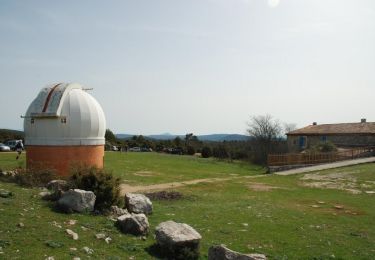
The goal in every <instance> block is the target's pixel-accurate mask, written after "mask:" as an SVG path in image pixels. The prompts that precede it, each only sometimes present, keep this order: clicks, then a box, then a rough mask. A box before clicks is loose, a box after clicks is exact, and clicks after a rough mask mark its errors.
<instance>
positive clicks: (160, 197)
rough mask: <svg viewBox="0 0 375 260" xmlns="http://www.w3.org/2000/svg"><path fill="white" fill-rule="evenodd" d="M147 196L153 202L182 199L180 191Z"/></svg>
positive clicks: (155, 193) (147, 194)
mask: <svg viewBox="0 0 375 260" xmlns="http://www.w3.org/2000/svg"><path fill="white" fill-rule="evenodd" d="M145 195H146V196H147V197H148V198H150V199H151V200H179V199H182V197H183V196H182V193H180V192H178V191H165V190H163V191H158V192H151V193H145Z"/></svg>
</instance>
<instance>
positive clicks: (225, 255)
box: [208, 245, 267, 260]
mask: <svg viewBox="0 0 375 260" xmlns="http://www.w3.org/2000/svg"><path fill="white" fill-rule="evenodd" d="M266 259H267V257H266V256H265V255H263V254H241V253H238V252H235V251H233V250H230V249H228V248H226V247H225V246H224V245H220V246H211V247H210V248H209V249H208V260H266Z"/></svg>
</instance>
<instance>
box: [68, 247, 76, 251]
mask: <svg viewBox="0 0 375 260" xmlns="http://www.w3.org/2000/svg"><path fill="white" fill-rule="evenodd" d="M69 250H70V251H77V248H76V247H71V248H69Z"/></svg>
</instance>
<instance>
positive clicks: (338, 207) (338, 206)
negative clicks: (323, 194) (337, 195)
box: [334, 205, 344, 209]
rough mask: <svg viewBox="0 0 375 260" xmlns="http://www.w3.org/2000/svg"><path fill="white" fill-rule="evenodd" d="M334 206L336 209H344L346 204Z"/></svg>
mask: <svg viewBox="0 0 375 260" xmlns="http://www.w3.org/2000/svg"><path fill="white" fill-rule="evenodd" d="M334 208H335V209H344V206H342V205H335V206H334Z"/></svg>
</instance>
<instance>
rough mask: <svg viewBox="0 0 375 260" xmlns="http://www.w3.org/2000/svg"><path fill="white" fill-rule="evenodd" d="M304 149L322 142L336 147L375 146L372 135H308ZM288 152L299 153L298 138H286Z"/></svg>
mask: <svg viewBox="0 0 375 260" xmlns="http://www.w3.org/2000/svg"><path fill="white" fill-rule="evenodd" d="M305 137H306V143H305V147H304V149H306V148H309V147H311V146H314V145H315V144H317V143H319V142H322V141H331V142H332V143H334V144H335V145H336V146H342V147H354V146H375V134H374V135H310V136H306V135H305ZM287 142H288V150H289V152H299V151H301V150H304V149H301V147H300V136H294V135H293V136H288V140H287Z"/></svg>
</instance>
